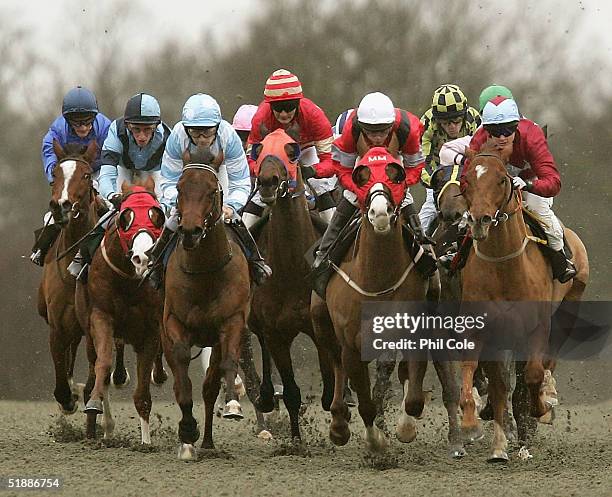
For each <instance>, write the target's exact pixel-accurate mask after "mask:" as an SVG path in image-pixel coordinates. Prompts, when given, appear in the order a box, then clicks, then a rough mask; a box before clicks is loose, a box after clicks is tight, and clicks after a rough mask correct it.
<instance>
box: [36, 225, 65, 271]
mask: <svg viewBox="0 0 612 497" xmlns="http://www.w3.org/2000/svg"><path fill="white" fill-rule="evenodd" d="M61 230H62V227H61V226H59V225H57V224H47V225H46V226H45V227H44V228H41V229H38V230H36V231H35V232H34V236H35V238H36V241H35V242H34V246H33V247H32V254H31V255H30V260H31V261H32V262H33V263H34V264H36V265H38V266H42V265H43V264H44V263H45V256H46V255H47V252H49V249H50V248H51V245H53V242H55V240H57V237H58V235H59V233H60V231H61Z"/></svg>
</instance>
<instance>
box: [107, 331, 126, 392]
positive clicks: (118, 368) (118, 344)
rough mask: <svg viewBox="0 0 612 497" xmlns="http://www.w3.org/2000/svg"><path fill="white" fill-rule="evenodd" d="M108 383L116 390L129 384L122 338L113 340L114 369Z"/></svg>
mask: <svg viewBox="0 0 612 497" xmlns="http://www.w3.org/2000/svg"><path fill="white" fill-rule="evenodd" d="M110 381H111V383H112V384H113V385H114V386H115V387H117V388H123V387H125V386H127V385H129V384H130V373H129V372H128V370H127V369H126V368H125V342H124V340H123V339H122V338H115V369H114V370H113V372H112V373H111V377H110Z"/></svg>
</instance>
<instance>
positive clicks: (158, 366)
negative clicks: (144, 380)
mask: <svg viewBox="0 0 612 497" xmlns="http://www.w3.org/2000/svg"><path fill="white" fill-rule="evenodd" d="M163 356H164V354H163V352H162V350H161V347H160V349H159V350H158V351H157V353H156V354H155V362H154V363H153V371H151V383H153V385H163V384H164V383H166V380H167V379H168V372H167V371H166V370H165V369H164V361H163Z"/></svg>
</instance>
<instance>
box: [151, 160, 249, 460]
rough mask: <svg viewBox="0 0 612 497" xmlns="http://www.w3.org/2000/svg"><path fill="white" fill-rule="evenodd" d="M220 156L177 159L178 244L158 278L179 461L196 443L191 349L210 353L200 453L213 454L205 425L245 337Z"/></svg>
mask: <svg viewBox="0 0 612 497" xmlns="http://www.w3.org/2000/svg"><path fill="white" fill-rule="evenodd" d="M221 160H222V155H221V156H219V157H217V158H215V157H213V156H212V154H211V152H210V150H209V149H204V150H198V151H196V152H195V153H194V154H193V155H190V153H189V151H186V152H185V154H184V155H183V163H184V164H185V166H184V168H183V174H182V175H181V177H180V179H179V181H178V183H177V190H178V197H177V211H178V214H179V216H180V217H179V219H180V221H179V229H178V237H179V241H178V244H177V247H176V249H175V251H174V252H173V253H172V254H171V256H170V259H169V261H168V267H167V269H166V277H165V292H166V295H165V304H164V317H163V323H164V327H163V330H162V345H163V350H164V355H165V356H166V360H167V361H168V364H169V365H170V368H171V369H172V373H173V375H174V394H175V397H176V401H177V403H178V405H179V407H180V409H181V413H182V418H181V421H180V422H179V439H180V441H181V446H180V448H179V453H178V456H179V458H180V459H184V460H189V459H194V458H195V457H196V449H195V447H194V443H195V442H196V441H197V440H198V438H199V437H200V433H199V430H198V425H197V422H196V420H195V418H194V417H193V413H192V411H193V400H192V388H191V380H190V379H189V371H188V370H189V363H190V360H191V347H192V346H194V345H196V346H198V347H209V346H213V352H212V357H211V361H210V367H209V368H208V370H207V372H206V377H205V379H204V384H203V387H202V394H203V397H204V411H205V421H204V423H205V424H204V440H203V441H202V447H203V448H207V449H210V448H213V447H214V444H213V437H212V423H213V417H214V407H215V400H216V398H217V395H218V394H219V386H220V380H221V375H222V374H224V376H225V383H226V385H233V384H234V380H235V378H236V371H237V368H238V360H239V358H240V342H241V337H242V334H243V333H246V319H247V315H248V310H249V303H250V297H251V295H250V281H249V269H248V266H247V261H246V259H245V257H244V255H243V252H242V250H241V249H240V247H239V245H238V244H236V243H235V242H234V241H233V240H230V239H229V238H228V235H227V232H226V228H225V226H224V224H225V223H224V222H223V211H222V205H223V190H222V187H221V184H220V183H219V178H218V168H219V164H220V162H221ZM225 401H226V404H225V412H224V416H225V417H228V416H229V415H230V414H231V413H232V412H236V416H237V417H242V415H241V414H240V405H239V404H238V400H237V394H236V391H235V390H234V389H233V388H227V389H226V391H225Z"/></svg>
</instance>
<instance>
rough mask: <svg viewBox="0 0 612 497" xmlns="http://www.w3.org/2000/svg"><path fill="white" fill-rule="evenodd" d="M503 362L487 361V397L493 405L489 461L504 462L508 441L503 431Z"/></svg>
mask: <svg viewBox="0 0 612 497" xmlns="http://www.w3.org/2000/svg"><path fill="white" fill-rule="evenodd" d="M505 367H506V365H505V364H504V363H503V362H488V363H487V368H486V370H487V375H488V377H489V398H490V399H491V404H492V406H493V441H492V445H491V454H490V455H489V459H488V460H489V462H506V461H507V460H508V453H507V452H506V450H507V448H508V441H507V439H506V434H505V431H504V417H505V416H504V415H505V412H506V406H507V400H508V390H507V388H506V382H505V381H504V376H505V373H504V371H503V370H504V369H505Z"/></svg>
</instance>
